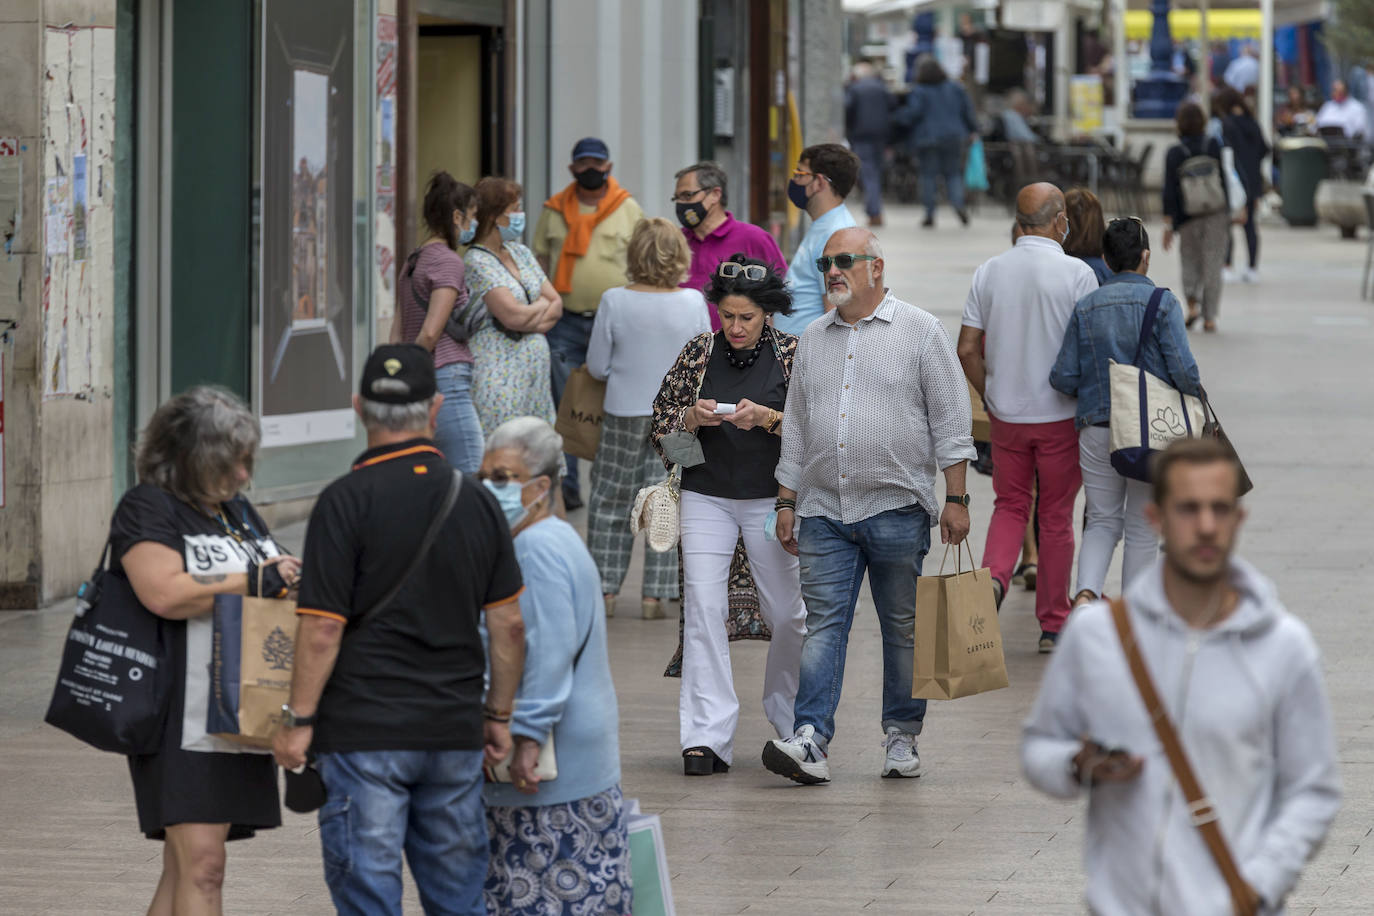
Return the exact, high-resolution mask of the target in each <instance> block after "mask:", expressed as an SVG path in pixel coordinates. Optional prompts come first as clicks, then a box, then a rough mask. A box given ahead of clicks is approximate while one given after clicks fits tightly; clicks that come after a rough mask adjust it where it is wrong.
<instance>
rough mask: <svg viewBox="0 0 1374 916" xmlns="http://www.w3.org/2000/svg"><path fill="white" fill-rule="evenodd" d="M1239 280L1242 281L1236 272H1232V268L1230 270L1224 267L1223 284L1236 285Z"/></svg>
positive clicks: (1222, 270) (1222, 273)
mask: <svg viewBox="0 0 1374 916" xmlns="http://www.w3.org/2000/svg"><path fill="white" fill-rule="evenodd" d="M1239 279H1240V277H1239V276H1237V275H1236V272H1235V271H1234V270H1232V269H1231V268H1229V267H1223V268H1222V269H1221V282H1222V283H1235V282H1236V281H1237V280H1239Z"/></svg>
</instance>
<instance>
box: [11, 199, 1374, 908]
mask: <svg viewBox="0 0 1374 916" xmlns="http://www.w3.org/2000/svg"><path fill="white" fill-rule="evenodd" d="M918 218H919V216H918V214H917V213H915V212H913V211H910V210H907V211H897V212H894V213H891V214H890V226H889V228H887V229H885V230H883V233H882V238H883V241H884V243H885V246H886V248H887V257H888V264H889V275H890V282H891V285H892V286H893V287H894V288H895V289H896V291H897V292H898V294H899V295H901V296H902V297H903V298H906V299H908V300H911V301H914V302H916V303H918V304H920V305H922V306H923V307H926V308H928V309H930V310H932V311H934V312H935V313H936V314H937V315H938V316H939V317H941V318H942V319H944V321H945V323H946V326H947V327H948V328H949V329H950V330H951V332H954V331H956V330H957V325H958V317H959V313H960V309H961V306H962V303H963V298H964V295H965V293H966V291H967V284H968V280H969V278H970V276H971V274H972V272H973V269H974V268H975V267H976V266H977V264H978V263H979V262H981V261H982V260H983V259H984V258H985V257H987V256H989V255H990V254H992V253H994V252H995V251H997V250H999V249H1000V248H1001V247H1002V245H1003V244H1004V240H1005V238H1006V232H1007V228H1008V222H1009V221H1008V220H1007V219H1005V218H1003V216H1002V215H1001V214H1000V213H987V214H986V215H985V216H983V217H980V218H978V219H977V220H976V221H975V224H974V226H973V228H972V229H970V230H961V229H959V228H957V226H955V225H950V224H951V223H952V222H953V220H952V219H950V218H949V217H948V215H946V216H945V225H944V226H942V228H941V229H939V230H937V231H935V232H922V231H920V230H919V229H917V228H916V223H917V220H918ZM1151 228H1152V230H1154V231H1155V232H1156V244H1158V226H1152V227H1151ZM1264 245H1265V248H1264V256H1263V258H1264V259H1263V267H1262V269H1263V271H1264V279H1263V283H1262V284H1261V285H1258V286H1233V287H1228V288H1227V291H1226V296H1225V300H1224V303H1223V311H1222V333H1220V334H1218V335H1215V336H1207V337H1204V336H1202V335H1195V336H1194V337H1193V346H1194V349H1195V352H1196V353H1197V357H1198V361H1199V363H1200V364H1201V366H1202V371H1203V376H1204V382H1205V383H1206V384H1207V387H1208V390H1209V392H1210V393H1211V395H1212V397H1213V399H1214V400H1215V402H1216V403H1217V404H1218V406H1219V407H1220V409H1221V411H1222V414H1223V417H1224V419H1225V420H1226V423H1227V429H1228V431H1229V432H1230V434H1231V436H1232V438H1233V440H1234V441H1235V442H1236V444H1237V446H1238V448H1239V449H1240V451H1241V454H1242V455H1243V456H1244V458H1245V460H1246V463H1247V465H1248V467H1249V470H1250V472H1251V475H1252V476H1253V477H1254V479H1255V481H1256V484H1257V489H1256V491H1255V492H1254V493H1253V494H1252V495H1251V496H1250V497H1249V498H1248V504H1249V509H1250V513H1251V514H1250V520H1249V522H1248V524H1247V527H1246V530H1245V534H1244V540H1243V552H1244V553H1245V555H1246V556H1248V557H1249V558H1250V559H1252V560H1253V561H1255V562H1257V563H1258V564H1259V566H1260V567H1261V568H1262V569H1264V570H1265V571H1266V572H1267V573H1269V574H1270V575H1272V576H1273V577H1275V578H1276V579H1277V581H1278V584H1279V587H1280V591H1281V594H1282V595H1283V597H1284V599H1285V600H1286V602H1287V603H1288V605H1289V606H1290V607H1291V608H1292V609H1294V610H1295V611H1296V612H1297V613H1299V614H1300V615H1301V616H1302V617H1303V618H1305V619H1306V620H1307V621H1308V622H1309V624H1310V625H1311V626H1312V628H1313V630H1314V631H1315V633H1316V636H1317V639H1318V642H1319V643H1320V644H1321V646H1322V649H1323V651H1324V652H1325V660H1326V670H1327V678H1328V687H1329V690H1330V692H1331V696H1332V700H1333V703H1334V707H1335V712H1336V724H1337V728H1338V736H1339V743H1340V756H1341V766H1342V774H1343V776H1344V779H1345V786H1346V803H1345V807H1344V809H1343V811H1342V812H1341V815H1340V817H1339V818H1338V820H1337V822H1336V825H1335V828H1334V829H1333V831H1332V833H1331V836H1330V838H1329V840H1328V842H1327V844H1326V846H1325V848H1324V849H1323V850H1322V851H1321V853H1320V855H1319V856H1318V857H1317V859H1316V860H1315V861H1314V862H1313V863H1312V864H1311V865H1310V866H1309V867H1308V869H1307V871H1306V874H1305V877H1304V879H1303V881H1302V883H1301V884H1300V885H1299V887H1298V889H1297V891H1296V892H1295V893H1294V895H1293V896H1292V898H1291V900H1290V912H1293V913H1298V914H1309V913H1318V914H1322V916H1328V914H1329V916H1337V914H1356V913H1360V914H1365V913H1370V912H1374V904H1371V903H1370V899H1371V894H1374V864H1371V855H1374V838H1372V837H1371V829H1372V828H1374V810H1371V808H1372V803H1374V727H1372V726H1371V716H1374V705H1371V702H1370V700H1371V692H1372V689H1371V687H1370V686H1369V684H1370V679H1369V671H1370V670H1371V668H1370V664H1369V661H1368V658H1369V648H1368V646H1367V645H1366V644H1365V642H1364V638H1365V627H1363V626H1362V624H1363V622H1364V618H1365V616H1366V615H1367V614H1368V613H1369V610H1370V601H1369V599H1368V580H1367V579H1365V576H1368V575H1370V572H1371V570H1370V566H1371V564H1370V555H1371V548H1374V487H1372V486H1371V484H1370V482H1369V466H1370V461H1369V458H1368V455H1369V454H1370V452H1371V450H1374V422H1372V421H1374V394H1371V387H1372V386H1371V379H1374V373H1371V370H1370V363H1371V357H1370V354H1371V353H1374V305H1368V304H1360V303H1359V302H1358V301H1357V297H1356V295H1355V293H1356V290H1357V287H1358V284H1359V279H1360V278H1359V274H1360V267H1361V264H1362V259H1363V255H1364V250H1363V243H1358V244H1357V243H1352V242H1345V243H1342V242H1339V241H1337V240H1336V239H1335V238H1334V233H1333V232H1332V231H1331V230H1329V229H1327V230H1322V231H1321V232H1320V233H1317V232H1313V231H1295V230H1289V229H1286V228H1283V227H1279V226H1265V227H1264ZM1155 263H1156V265H1157V274H1156V279H1158V280H1161V281H1162V282H1164V283H1166V284H1170V285H1173V286H1175V287H1176V288H1177V286H1178V282H1179V281H1178V262H1177V258H1176V257H1175V256H1173V255H1165V254H1164V253H1163V252H1157V254H1156V258H1155ZM1362 469H1363V470H1362ZM971 489H972V494H973V500H974V502H973V519H974V539H975V540H974V543H975V544H976V545H979V547H981V544H982V536H983V531H984V530H985V527H986V522H987V518H988V512H989V507H990V505H991V498H992V494H991V488H990V486H989V483H988V480H987V479H986V478H983V477H978V476H976V475H975V476H973V477H972V487H971ZM579 515H580V513H579ZM300 533H301V528H300V526H293V527H292V528H291V529H288V530H286V531H285V532H283V534H284V535H285V536H286V538H287V539H288V540H290V539H292V538H296V539H299V537H300ZM928 562H934V563H936V564H938V562H939V558H938V557H935V558H934V560H933V561H928ZM637 568H638V562H637V561H636V568H635V570H632V573H631V575H632V581H631V583H630V586H629V587H628V588H627V590H626V598H627V600H626V601H624V602H623V603H622V604H623V606H622V610H621V616H618V617H616V618H615V619H614V620H612V621H611V624H610V627H611V650H612V657H613V666H614V672H615V680H616V684H617V688H618V692H619V696H620V712H621V746H622V751H623V754H622V756H623V763H624V788H625V792H626V795H627V796H630V797H637V798H639V799H640V802H641V805H642V806H643V808H644V810H646V811H648V812H657V813H659V814H661V815H662V817H663V823H664V827H665V831H666V838H667V847H668V859H669V862H670V865H671V869H672V872H673V889H674V893H675V895H676V900H677V907H678V912H679V913H681V914H684V916H693V914H726V913H749V914H755V913H793V912H806V913H822V914H830V913H836V914H842V913H860V912H862V913H869V912H872V913H893V914H898V913H900V914H941V916H945V914H951V916H952V914H968V913H1018V914H1022V913H1024V914H1056V913H1076V912H1081V911H1082V909H1083V907H1082V903H1081V888H1082V883H1083V882H1082V877H1081V871H1080V865H1079V859H1080V847H1081V840H1082V829H1081V816H1080V815H1081V810H1082V809H1081V807H1080V806H1079V805H1077V804H1071V803H1062V802H1057V801H1052V800H1049V799H1046V798H1044V797H1042V796H1040V795H1037V794H1036V793H1035V792H1033V791H1032V790H1031V789H1030V788H1029V787H1028V786H1027V784H1026V782H1025V780H1024V779H1023V778H1022V777H1021V775H1020V773H1019V772H1018V769H1017V755H1016V748H1017V740H1018V736H1019V727H1020V721H1021V719H1022V717H1023V716H1024V715H1025V713H1026V711H1027V709H1028V707H1029V705H1030V702H1031V700H1032V697H1033V694H1034V691H1035V687H1036V684H1037V682H1038V678H1039V673H1040V671H1041V669H1042V667H1043V664H1044V661H1043V659H1042V658H1041V657H1040V656H1038V655H1036V654H1035V647H1034V642H1035V637H1036V635H1037V628H1036V626H1035V623H1034V617H1033V614H1032V607H1033V601H1032V596H1030V595H1027V594H1026V593H1024V592H1021V591H1020V590H1014V591H1013V592H1012V594H1011V595H1010V596H1009V597H1008V600H1007V603H1006V604H1005V605H1004V607H1003V610H1004V611H1005V613H1003V614H1002V615H1001V616H1002V625H1003V629H1004V634H1005V637H1006V643H1007V661H1008V664H1009V667H1010V673H1011V681H1012V686H1011V687H1010V688H1009V689H1007V690H1002V691H999V692H997V693H994V694H990V695H985V696H980V697H974V698H971V699H965V700H959V701H957V702H953V703H946V704H932V709H931V712H930V716H929V719H928V728H927V731H926V734H925V735H924V736H923V738H922V740H921V744H920V749H921V754H922V758H923V760H924V761H925V764H926V767H927V772H926V775H925V776H923V777H922V778H921V779H919V780H915V781H895V780H882V779H879V778H878V777H877V770H878V767H879V764H880V763H881V759H882V748H881V746H880V743H879V742H880V739H881V735H880V733H879V730H878V726H877V717H878V705H879V678H878V671H877V667H878V665H879V663H880V662H879V652H878V647H879V640H878V631H877V625H876V620H875V618H874V615H873V613H872V609H871V608H872V605H871V604H870V603H869V602H868V599H867V596H866V595H865V598H864V603H863V607H862V609H861V612H860V614H859V617H858V619H857V621H856V623H855V626H854V631H853V634H852V638H851V654H850V666H849V678H848V683H847V685H846V690H845V694H844V699H843V702H842V704H841V707H840V712H839V733H838V735H837V737H836V740H835V742H834V745H833V756H832V758H831V760H832V768H833V775H834V781H833V783H832V784H831V785H829V786H824V787H811V788H806V787H799V786H793V785H791V784H790V783H786V782H785V781H783V780H780V779H778V778H776V777H774V776H772V775H771V774H769V773H767V772H766V771H764V770H763V769H762V768H761V767H760V765H759V763H758V753H759V750H760V748H761V746H762V743H763V741H764V740H766V738H767V737H769V734H768V726H767V723H766V722H765V720H764V718H763V716H762V713H761V711H760V710H759V708H758V703H757V700H749V701H747V702H746V705H745V707H744V710H743V714H742V716H741V719H740V728H739V733H738V744H737V751H736V758H735V759H736V766H735V768H734V770H733V771H732V772H731V773H730V774H728V775H726V776H716V777H711V778H709V779H692V780H688V779H686V778H684V777H683V776H682V775H681V764H680V758H679V756H678V749H677V684H678V682H677V681H673V680H665V679H663V678H662V677H660V673H661V671H662V668H663V665H664V663H665V662H666V661H667V659H668V656H669V655H670V654H671V653H672V649H673V642H674V637H675V630H676V627H675V626H674V624H673V622H672V621H669V620H664V621H641V620H638V619H636V618H635V617H634V616H633V614H634V613H635V611H636V609H637V604H638V602H637V601H633V600H631V599H632V597H633V594H634V592H633V588H634V585H635V583H636V582H637V576H638V572H637ZM66 618H67V609H66V607H65V606H59V607H55V608H51V609H48V610H45V611H42V612H22V613H12V614H6V615H4V616H3V617H0V698H2V699H0V742H2V743H0V912H3V913H5V914H35V913H52V914H59V913H60V914H77V913H81V914H86V913H90V914H96V913H102V914H103V913H121V914H124V913H135V912H141V911H142V907H144V906H146V901H147V900H148V898H149V897H150V896H151V893H152V888H153V886H154V883H155V882H156V876H157V873H158V871H159V868H160V848H161V847H160V846H159V845H158V844H154V843H149V842H147V841H145V840H143V839H142V838H141V837H140V836H139V835H138V833H137V830H136V822H135V817H134V811H133V803H132V797H131V793H130V790H129V784H128V777H127V775H126V773H125V767H124V765H123V763H122V762H121V761H119V760H118V759H116V758H114V757H112V756H109V755H104V754H100V753H98V752H95V751H92V750H89V749H86V748H84V747H82V746H80V745H78V744H77V743H76V742H75V741H73V740H71V739H69V738H67V737H66V736H64V735H62V734H61V733H58V732H56V731H55V730H53V729H50V728H47V727H45V726H43V725H41V724H40V721H41V717H42V713H43V709H44V704H45V703H46V700H47V696H48V692H49V690H50V689H51V685H52V675H53V667H54V659H55V657H56V653H57V650H58V647H59V646H60V643H61V639H62V634H63V632H64V629H65V626H66ZM764 650H765V647H764V646H762V645H760V644H755V643H738V644H736V645H735V648H734V660H735V671H736V677H737V686H738V691H739V694H740V695H741V696H742V697H745V698H757V697H758V696H759V694H760V691H761V686H762V666H763V658H764ZM226 888H227V890H226V897H225V899H226V908H227V911H228V912H230V913H236V914H255V916H256V914H267V913H276V914H315V913H327V912H330V911H331V910H330V906H329V899H328V895H327V892H326V890H325V887H324V883H323V879H322V875H321V866H320V861H319V847H318V841H317V839H316V837H315V836H314V824H313V821H312V819H311V818H309V817H301V816H296V815H291V814H289V813H288V814H287V820H286V825H285V827H284V828H283V829H281V830H276V831H269V832H267V833H264V834H262V835H261V836H260V837H259V838H258V839H256V840H254V841H251V842H246V843H236V844H233V845H232V846H231V849H230V857H229V873H228V879H227V882H226ZM408 910H410V911H414V912H418V904H417V903H416V899H415V897H414V894H413V891H412V892H411V893H410V895H409V897H408Z"/></svg>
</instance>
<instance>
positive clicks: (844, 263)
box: [816, 254, 878, 274]
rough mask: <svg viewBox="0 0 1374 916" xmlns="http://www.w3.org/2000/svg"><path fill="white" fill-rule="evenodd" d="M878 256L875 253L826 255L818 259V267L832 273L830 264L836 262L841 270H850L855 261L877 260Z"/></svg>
mask: <svg viewBox="0 0 1374 916" xmlns="http://www.w3.org/2000/svg"><path fill="white" fill-rule="evenodd" d="M876 260H878V256H877V255H874V254H837V255H825V256H824V257H820V258H817V259H816V269H817V270H819V271H820V272H821V273H823V274H828V273H830V265H831V264H834V265H835V266H836V267H838V268H839V269H840V270H849V269H850V268H851V267H853V266H854V262H855V261H876Z"/></svg>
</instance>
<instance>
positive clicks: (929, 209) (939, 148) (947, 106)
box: [899, 55, 978, 229]
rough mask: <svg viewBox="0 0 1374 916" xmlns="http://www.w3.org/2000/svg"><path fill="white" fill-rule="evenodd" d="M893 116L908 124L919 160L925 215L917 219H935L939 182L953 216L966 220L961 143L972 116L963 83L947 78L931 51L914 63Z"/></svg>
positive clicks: (972, 130)
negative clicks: (913, 81)
mask: <svg viewBox="0 0 1374 916" xmlns="http://www.w3.org/2000/svg"><path fill="white" fill-rule="evenodd" d="M899 118H900V119H901V120H902V121H903V122H904V123H906V124H907V125H909V126H910V128H911V145H912V146H913V147H914V148H915V150H916V155H917V157H918V158H919V159H920V162H921V203H922V204H923V205H925V208H926V218H925V220H923V221H922V223H921V225H922V226H923V227H925V228H927V229H928V228H930V227H932V226H934V225H935V206H936V204H937V202H938V200H939V198H938V197H937V196H936V190H937V188H938V187H939V182H940V180H942V179H943V181H944V183H945V198H946V199H947V200H948V201H949V205H950V206H951V207H953V208H954V212H955V213H956V214H958V216H959V222H961V223H963V224H964V225H965V226H967V225H968V210H966V209H965V207H964V144H965V141H967V140H969V139H971V138H972V137H975V136H977V134H978V121H977V120H976V119H975V118H974V116H973V103H972V102H971V101H969V97H968V93H967V92H965V91H964V87H963V86H961V85H959V84H958V83H956V82H955V81H953V80H951V79H950V78H949V77H948V76H947V75H946V74H945V71H944V68H943V67H941V66H940V64H939V62H938V61H936V60H935V58H934V57H931V56H929V55H925V56H922V57H921V59H920V60H919V61H917V63H916V85H915V86H913V87H912V89H911V93H910V94H909V95H908V96H907V100H906V105H905V107H904V108H903V109H902V111H901V113H900V115H899Z"/></svg>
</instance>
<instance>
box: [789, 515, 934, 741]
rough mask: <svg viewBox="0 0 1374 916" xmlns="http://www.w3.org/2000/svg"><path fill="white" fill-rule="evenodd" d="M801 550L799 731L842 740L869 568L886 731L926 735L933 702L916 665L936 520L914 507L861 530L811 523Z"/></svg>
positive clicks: (804, 523)
mask: <svg viewBox="0 0 1374 916" xmlns="http://www.w3.org/2000/svg"><path fill="white" fill-rule="evenodd" d="M797 545H798V547H799V548H800V550H801V586H802V598H803V599H804V600H805V601H806V641H805V642H803V643H802V655H801V683H800V685H799V686H798V688H797V701H796V706H795V712H794V718H795V725H794V728H801V727H802V726H803V725H810V726H812V727H813V728H815V729H816V733H817V734H818V735H820V736H821V737H822V738H823V739H824V740H825V742H827V743H828V742H829V741H830V739H831V738H833V737H834V736H835V708H836V707H837V706H839V705H840V688H841V686H842V685H843V684H844V657H845V651H846V649H847V648H848V645H849V628H850V627H851V626H852V625H853V623H854V607H855V605H856V604H857V602H858V600H859V586H860V585H862V584H863V580H864V571H865V570H867V571H868V586H869V590H870V591H871V592H872V593H873V604H874V605H875V606H876V608H877V611H878V624H879V626H880V628H881V629H882V634H883V721H882V725H883V729H884V730H886V729H888V728H891V727H893V726H895V727H897V728H899V729H901V730H902V731H904V732H907V733H909V734H914V735H919V734H920V733H921V725H922V723H923V722H924V721H925V717H926V701H925V700H915V699H912V697H911V666H912V656H913V653H914V651H915V646H916V641H915V630H916V577H917V576H919V575H920V574H921V563H922V561H923V560H925V556H926V551H928V550H930V516H929V515H927V514H926V512H925V510H924V509H922V508H921V507H920V506H908V507H906V508H905V509H890V510H888V511H887V512H880V513H878V514H877V515H875V516H873V517H872V518H866V519H864V520H863V521H861V522H858V523H856V524H853V525H845V524H842V523H840V522H837V521H835V520H834V519H829V518H820V517H812V518H803V519H802V520H801V529H800V532H799V534H798V535H797Z"/></svg>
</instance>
